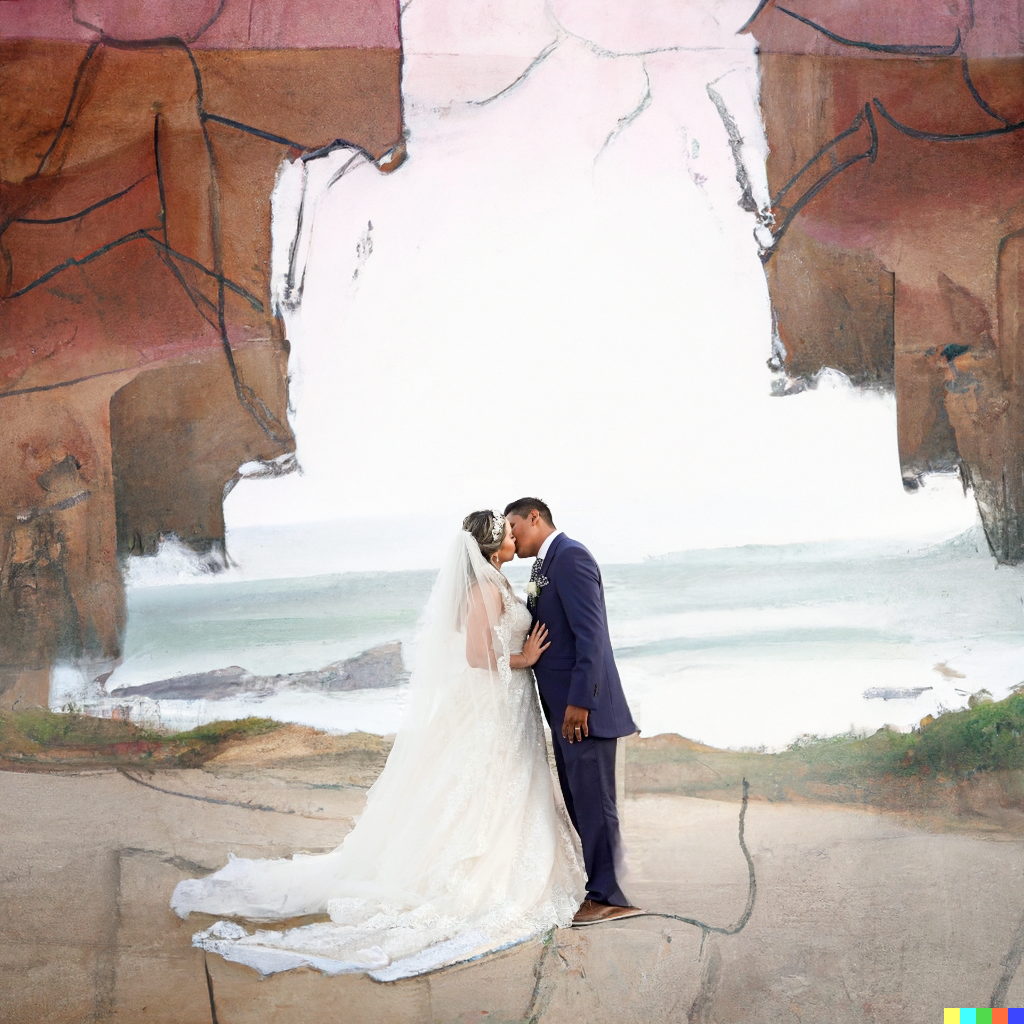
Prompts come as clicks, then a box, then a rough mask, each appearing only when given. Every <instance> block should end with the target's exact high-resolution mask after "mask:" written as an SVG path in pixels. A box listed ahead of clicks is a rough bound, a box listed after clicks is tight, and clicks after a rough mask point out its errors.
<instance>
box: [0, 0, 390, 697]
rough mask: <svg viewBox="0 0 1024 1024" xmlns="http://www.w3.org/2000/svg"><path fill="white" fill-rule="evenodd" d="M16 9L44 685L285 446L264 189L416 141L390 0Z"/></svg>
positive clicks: (34, 587) (32, 646)
mask: <svg viewBox="0 0 1024 1024" xmlns="http://www.w3.org/2000/svg"><path fill="white" fill-rule="evenodd" d="M2 8H3V9H2V10H0V123H3V124H4V128H5V130H4V133H3V135H2V137H0V404H2V408H3V416H4V421H5V432H6V437H7V440H8V442H9V443H7V444H6V445H4V447H3V449H2V451H0V474H2V477H3V479H4V482H5V486H4V488H3V492H2V494H0V693H3V697H2V698H0V699H3V700H4V701H6V702H8V703H12V702H14V701H16V700H18V699H19V698H26V697H27V698H28V699H35V700H38V701H39V702H41V703H45V683H44V682H43V680H44V677H45V676H46V674H47V672H46V670H47V668H48V666H49V665H50V664H52V663H53V662H54V661H56V660H61V659H85V660H86V661H87V662H88V661H90V660H91V661H93V662H98V663H100V664H101V665H102V664H107V663H109V662H110V661H111V660H112V659H115V658H116V657H117V656H118V655H119V653H120V646H121V637H122V633H123V627H124V592H123V585H122V582H121V577H120V572H119V569H118V565H117V558H118V555H126V554H136V553H143V552H147V551H152V550H153V549H154V547H155V546H156V545H157V543H158V542H159V538H160V537H161V536H162V535H166V534H169V533H175V534H177V535H178V536H179V537H180V538H181V539H182V540H183V541H184V542H185V543H187V544H189V545H190V546H192V547H193V548H195V549H196V550H199V551H209V550H210V549H212V548H217V547H218V546H220V545H222V543H223V536H224V521H223V513H222V507H221V503H222V500H223V496H224V494H225V489H226V488H230V486H231V484H232V482H233V481H234V480H235V479H236V472H237V470H238V468H239V466H240V465H242V464H243V463H247V462H249V463H251V462H257V463H259V462H262V463H266V464H268V465H270V466H272V467H273V470H274V471H279V470H281V469H282V468H283V469H287V468H288V467H289V465H290V463H289V461H288V459H289V456H290V453H292V452H293V451H294V447H295V442H294V437H293V435H292V431H291V428H290V426H289V424H288V420H287V404H288V395H287V360H288V344H287V341H286V340H285V337H284V331H283V328H282V324H281V322H280V320H279V318H278V317H277V315H276V313H275V311H274V309H273V306H272V301H271V294H270V283H269V274H270V244H271V239H270V192H271V190H272V187H273V183H274V179H275V175H276V173H277V169H278V167H279V166H280V164H281V161H282V160H283V159H284V158H285V157H290V158H291V159H296V158H298V157H300V156H301V155H303V154H307V155H308V154H309V153H310V152H313V151H316V150H318V149H320V148H323V147H330V146H331V145H334V144H337V142H338V140H344V141H345V142H347V143H348V144H350V145H353V146H356V147H359V148H361V149H363V150H365V151H366V152H367V154H368V156H370V157H371V158H379V157H381V156H383V155H384V154H385V153H387V152H389V151H394V150H395V147H396V146H398V145H400V143H401V141H402V110H401V95H400V73H401V51H400V48H399V37H398V22H397V19H398V11H397V6H396V5H395V4H394V3H391V2H388V0H384V2H378V3H376V4H370V5H364V4H354V3H348V4H341V5H337V4H333V3H332V4H327V3H323V2H316V0H306V2H304V3H302V4H298V5H295V4H289V5H285V4H283V3H280V2H271V0H268V2H263V3H261V2H258V0H253V2H248V3H247V2H244V0H223V2H221V3H217V2H215V0H193V2H190V3H186V4H170V3H168V4H152V3H146V4H139V3H132V2H128V0H81V2H79V3H74V2H62V3H43V2H41V0H23V2H19V3H17V4H14V3H4V4H3V5H2ZM396 165H397V161H394V160H392V163H390V164H388V169H390V167H391V166H396ZM98 671H99V669H98ZM37 691H38V692H37Z"/></svg>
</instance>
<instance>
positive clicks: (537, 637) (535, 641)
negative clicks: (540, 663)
mask: <svg viewBox="0 0 1024 1024" xmlns="http://www.w3.org/2000/svg"><path fill="white" fill-rule="evenodd" d="M550 646H551V642H550V641H549V640H548V627H547V626H545V625H544V623H543V622H535V623H534V625H533V629H532V630H530V635H529V636H528V637H527V638H526V643H524V644H523V653H522V655H521V657H522V659H523V663H524V665H523V667H524V668H533V666H534V665H536V664H537V660H538V659H539V658H540V656H541V655H542V654H543V653H544V652H545V651H546V650H547V649H548V648H549V647H550Z"/></svg>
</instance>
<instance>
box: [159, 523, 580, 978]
mask: <svg viewBox="0 0 1024 1024" xmlns="http://www.w3.org/2000/svg"><path fill="white" fill-rule="evenodd" d="M481 616H483V617H484V618H485V620H486V628H487V631H488V633H489V634H490V635H489V637H488V642H489V644H490V649H491V650H492V651H493V657H490V659H489V660H490V662H491V664H490V665H489V667H484V668H479V667H472V666H471V665H470V664H469V660H468V656H467V628H471V629H473V628H477V626H478V624H479V623H480V621H481ZM530 618H531V617H530V613H529V612H528V611H527V609H526V608H525V607H524V605H523V604H522V602H521V601H519V600H518V598H516V596H515V594H514V593H513V592H512V588H511V586H510V585H509V583H508V581H507V580H506V579H505V577H504V576H503V575H502V574H501V573H499V572H498V571H497V570H495V569H494V568H493V567H492V566H490V565H489V564H488V563H487V562H486V560H485V559H484V558H483V556H482V555H481V554H480V550H479V547H478V546H477V544H476V542H475V541H474V540H473V538H472V537H471V536H470V535H469V534H468V533H465V532H462V533H461V535H460V537H459V538H458V539H457V541H456V543H455V545H454V547H453V550H452V553H451V555H450V556H449V559H448V562H447V563H446V566H445V568H443V569H442V571H441V573H440V575H439V577H438V581H437V583H436V584H435V586H434V590H433V592H432V594H431V598H430V601H429V602H428V605H427V610H426V612H425V615H424V620H423V623H422V624H421V630H420V634H419V641H418V644H417V648H416V651H415V660H414V664H413V670H412V677H411V680H410V699H409V705H408V707H407V709H406V712H405V715H404V717H403V720H402V726H401V728H400V730H399V732H398V735H397V737H396V739H395V744H394V747H393V748H392V751H391V754H390V756H389V758H388V761H387V764H386V766H385V768H384V771H383V772H382V773H381V775H380V777H379V778H378V780H377V781H376V783H374V785H373V786H372V788H371V789H370V791H369V793H368V794H367V800H366V808H365V811H364V813H363V814H362V815H361V816H360V818H359V819H358V821H357V823H356V826H355V828H354V829H353V830H352V832H351V833H349V835H348V836H346V837H345V840H344V842H343V843H342V845H341V846H339V847H338V848H337V849H336V850H334V851H333V852H331V853H328V854H324V855H320V856H309V855H303V854H296V855H295V856H293V857H291V858H289V859H282V860H244V859H241V858H236V857H233V856H232V857H230V859H229V861H228V864H227V865H226V866H225V867H223V868H222V869H221V870H219V871H217V872H215V873H214V874H212V875H209V876H207V877H206V878H199V879H189V880H186V881H184V882H181V883H179V885H178V886H177V888H176V889H175V890H174V895H173V897H172V900H171V906H172V907H173V908H174V910H175V911H177V913H178V914H180V915H181V916H182V917H186V916H187V915H188V914H189V912H190V911H201V912H204V913H209V914H215V915H218V916H221V915H223V916H231V917H239V918H247V919H250V920H256V921H268V920H275V919H276V920H286V919H288V918H292V917H296V916H299V915H305V914H324V913H326V914H328V915H330V920H329V921H321V922H315V923H312V924H305V925H301V926H299V927H293V928H290V929H288V930H273V929H268V928H264V929H258V930H249V929H247V928H245V927H243V926H242V925H241V924H239V923H237V922H235V921H218V922H217V923H215V924H214V925H213V926H212V927H210V928H207V929H206V930H205V931H202V932H199V933H198V934H197V935H196V936H195V937H194V939H193V942H194V944H195V945H197V946H201V947H202V948H204V949H206V950H208V951H210V952H214V953H218V954H220V955H221V956H223V957H225V958H226V959H229V960H234V961H237V962H240V963H244V964H248V965H250V966H252V967H254V968H256V969H257V970H258V971H260V972H261V973H263V974H269V973H272V972H275V971H281V970H288V969H290V968H293V967H299V966H309V967H314V968H317V969H319V970H322V971H324V972H326V973H329V974H339V973H345V972H355V971H361V972H367V973H368V974H369V975H370V976H371V977H373V978H375V979H376V980H379V981H390V980H395V979H397V978H402V977H409V976H411V975H415V974H419V973H422V972H424V971H429V970H435V969H437V968H438V967H442V966H445V965H447V964H451V963H456V962H459V961H463V960H467V959H472V958H475V957H477V956H480V955H482V954H484V953H487V952H490V951H493V950H496V949H501V948H504V947H506V946H509V945H513V944H515V943H517V942H521V941H523V940H525V939H528V938H530V937H531V936H535V935H538V934H540V933H542V932H544V931H546V930H547V929H549V928H551V927H553V926H559V927H566V926H568V925H569V924H570V923H571V921H572V918H573V915H574V913H575V911H576V910H577V908H578V907H579V905H580V903H581V902H582V900H583V897H584V895H585V890H586V885H585V870H584V867H583V857H582V853H581V851H580V847H579V840H578V838H577V836H576V833H575V832H574V830H573V828H572V826H571V824H570V822H569V819H568V815H567V814H566V811H565V807H564V805H563V803H562V797H561V793H560V791H559V789H558V785H557V782H556V781H555V780H554V778H553V776H552V773H551V770H550V768H549V765H548V760H547V752H546V747H545V739H544V725H543V722H542V719H541V711H540V707H539V703H538V698H537V694H536V690H535V687H534V682H533V673H532V672H531V671H530V670H529V669H526V670H513V669H511V668H510V666H509V656H510V655H511V654H513V653H519V652H520V651H521V650H522V646H523V642H524V640H525V637H526V634H527V632H528V631H529V628H530ZM474 623H475V624H477V625H474ZM467 624H469V625H467Z"/></svg>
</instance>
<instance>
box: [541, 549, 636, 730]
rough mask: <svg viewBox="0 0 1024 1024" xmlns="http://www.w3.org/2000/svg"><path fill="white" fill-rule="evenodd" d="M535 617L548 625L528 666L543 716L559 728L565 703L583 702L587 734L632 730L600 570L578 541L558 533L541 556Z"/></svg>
mask: <svg viewBox="0 0 1024 1024" xmlns="http://www.w3.org/2000/svg"><path fill="white" fill-rule="evenodd" d="M541 572H542V575H543V576H545V577H546V578H547V581H548V583H547V586H545V587H542V588H541V591H540V594H539V596H538V597H537V601H536V603H535V604H534V607H533V618H534V621H535V622H543V623H544V625H545V626H547V628H548V640H549V641H550V644H551V646H550V647H549V648H548V649H547V650H546V651H545V652H544V653H543V654H542V655H541V656H540V659H539V660H538V662H537V664H536V665H534V667H533V671H534V674H535V675H536V677H537V689H538V690H540V696H541V703H542V704H543V705H544V713H545V714H546V715H547V718H548V721H549V722H550V723H551V724H552V725H553V726H554V727H555V728H556V729H560V728H561V725H562V719H563V718H564V717H565V708H566V705H567V704H574V705H575V706H576V707H580V708H588V709H589V710H590V716H589V719H588V728H589V730H590V735H591V736H597V737H601V738H606V739H611V738H613V737H616V736H629V735H631V734H632V733H634V732H636V731H637V728H636V725H635V724H634V722H633V716H632V715H631V714H630V712H629V705H628V704H627V703H626V696H625V694H624V693H623V692H622V683H621V682H620V681H619V670H618V669H617V668H616V667H615V658H614V657H613V656H612V642H611V638H610V637H609V636H608V612H607V609H606V608H605V602H604V586H603V584H602V582H601V570H600V569H599V568H598V567H597V562H595V561H594V556H593V555H592V554H591V553H590V552H589V551H588V550H587V549H586V548H585V547H584V546H583V545H582V544H580V543H579V541H575V540H572V539H570V538H569V537H567V536H566V535H565V534H564V533H563V534H560V535H559V536H557V537H556V538H555V539H554V540H553V541H552V542H551V547H550V548H549V549H548V552H547V556H546V557H545V559H544V565H543V567H542V570H541Z"/></svg>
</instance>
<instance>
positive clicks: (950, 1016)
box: [942, 1006, 960, 1024]
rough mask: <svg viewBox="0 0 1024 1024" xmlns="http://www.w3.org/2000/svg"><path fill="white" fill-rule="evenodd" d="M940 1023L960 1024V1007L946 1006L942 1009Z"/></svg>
mask: <svg viewBox="0 0 1024 1024" xmlns="http://www.w3.org/2000/svg"><path fill="white" fill-rule="evenodd" d="M942 1024H960V1007H959V1006H954V1007H952V1008H950V1007H948V1006H947V1007H946V1008H945V1009H944V1010H943V1011H942Z"/></svg>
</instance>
